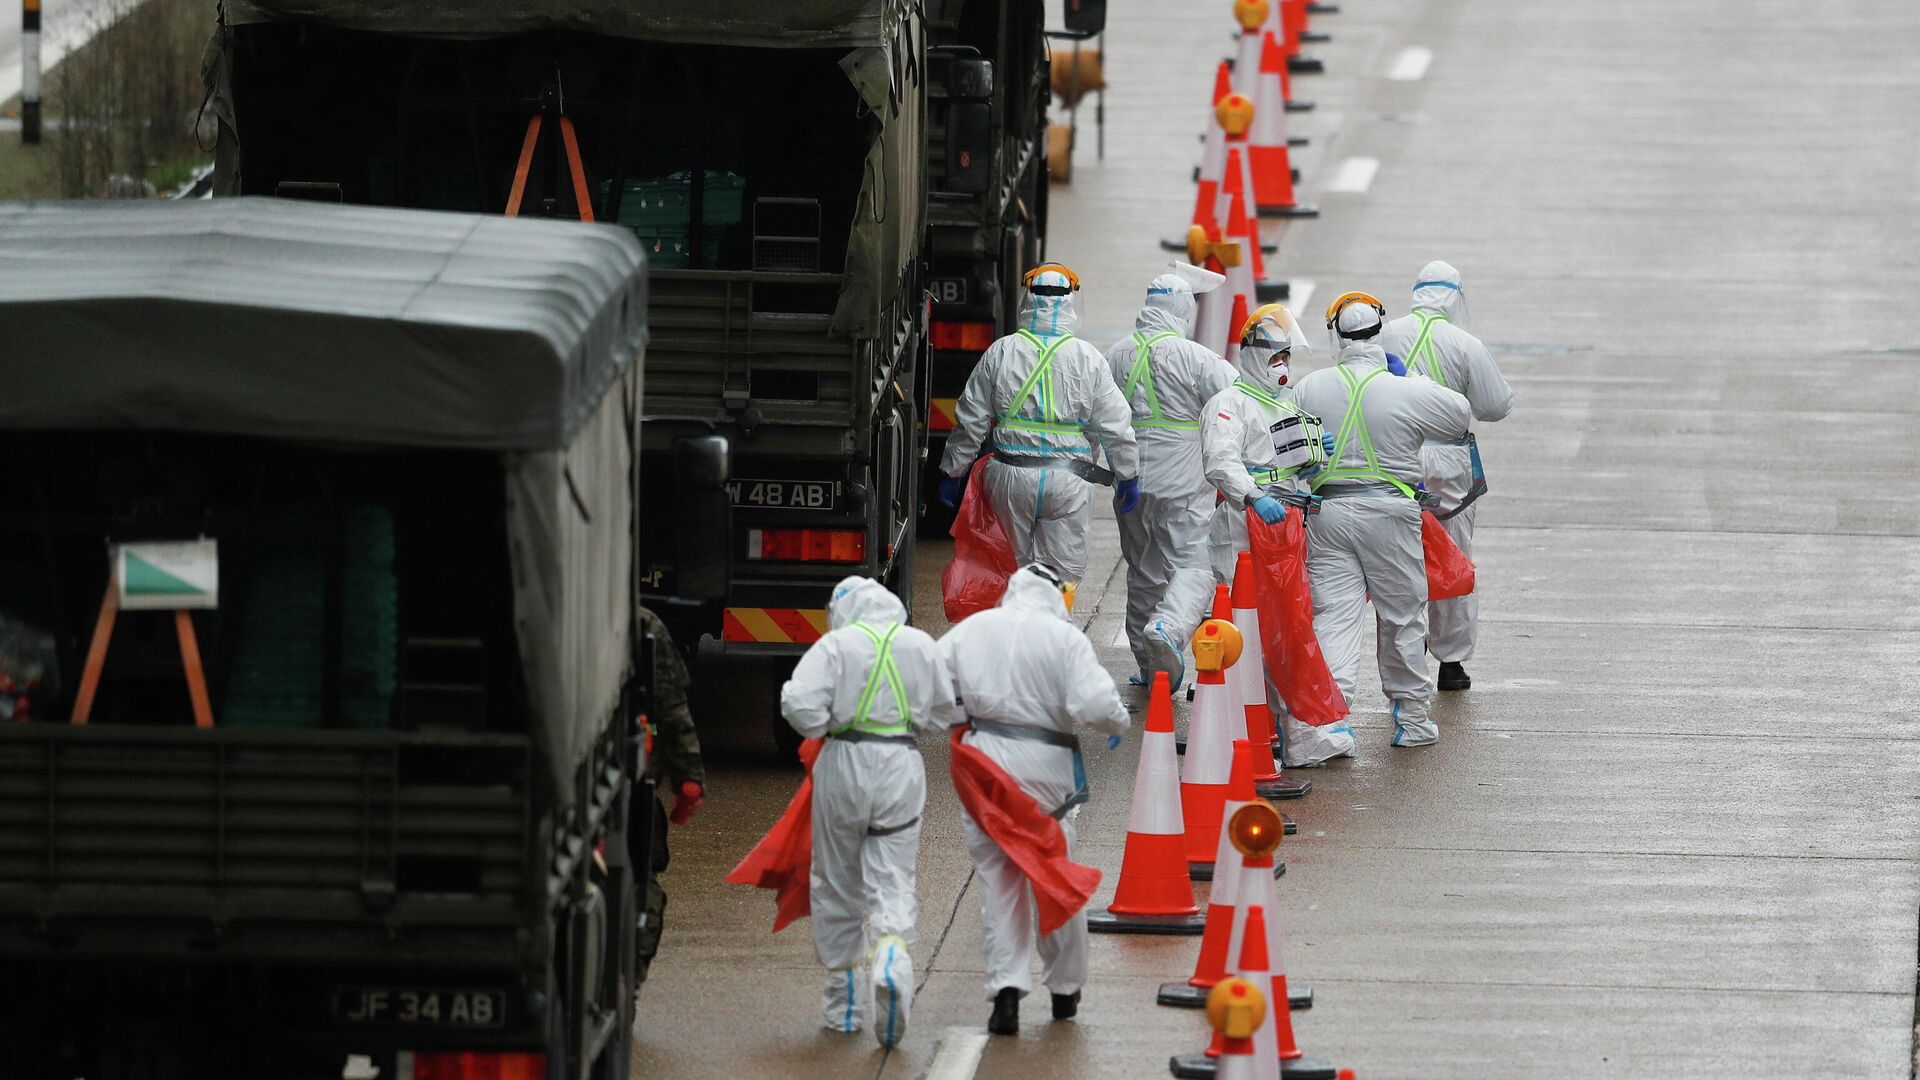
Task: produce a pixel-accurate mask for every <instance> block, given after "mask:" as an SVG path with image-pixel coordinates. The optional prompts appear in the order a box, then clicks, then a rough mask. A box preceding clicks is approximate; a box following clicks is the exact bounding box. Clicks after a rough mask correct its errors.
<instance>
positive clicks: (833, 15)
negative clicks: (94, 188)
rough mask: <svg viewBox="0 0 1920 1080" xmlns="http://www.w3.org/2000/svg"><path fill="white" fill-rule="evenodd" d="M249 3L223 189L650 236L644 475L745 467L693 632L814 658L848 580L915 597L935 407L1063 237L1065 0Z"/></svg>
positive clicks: (216, 72)
mask: <svg viewBox="0 0 1920 1080" xmlns="http://www.w3.org/2000/svg"><path fill="white" fill-rule="evenodd" d="M1067 2H1068V3H1069V4H1070V5H1071V6H1072V7H1073V9H1074V10H1075V12H1082V9H1083V8H1084V9H1087V10H1088V11H1091V10H1092V9H1094V8H1097V7H1098V5H1097V4H1094V3H1092V0H1067ZM222 12H223V15H222V22H221V26H220V29H219V33H218V36H217V38H216V40H215V43H214V47H213V48H212V49H211V50H210V52H209V56H210V64H209V68H208V78H209V89H210V91H211V92H212V98H211V112H212V113H213V115H214V116H215V117H216V118H217V119H218V121H219V126H220V136H219V142H218V149H217V155H216V156H217V160H218V163H219V168H218V175H217V185H216V193H218V194H254V195H283V196H296V197H302V198H322V199H336V200H340V201H344V202H348V203H374V204H383V205H396V206H410V207H423V208H438V209H455V210H466V211H476V212H481V213H509V214H518V215H523V216H524V215H536V214H537V215H551V216H563V217H589V216H590V217H592V218H594V219H596V220H601V221H613V222H618V223H620V224H622V225H625V226H627V227H628V228H630V229H632V230H633V231H634V232H635V233H636V235H638V236H639V237H640V239H641V241H642V243H643V244H644V245H645V246H646V247H647V249H648V252H649V256H650V258H651V260H652V267H653V272H652V284H653V292H652V320H653V338H652V346H651V348H650V350H649V355H648V358H647V363H648V366H649V371H648V378H647V386H648V393H647V400H646V405H645V411H646V414H647V416H648V419H649V423H648V425H647V434H646V445H645V448H644V452H643V456H642V469H643V472H645V473H646V474H647V475H648V476H649V477H658V476H660V475H661V474H662V472H663V470H665V469H666V468H668V461H667V456H666V455H667V448H668V447H669V446H670V445H671V444H672V441H673V440H674V439H676V438H680V437H683V436H685V435H688V434H693V433H708V432H710V433H715V434H719V435H723V436H725V437H726V438H728V439H729V441H730V443H731V445H732V448H733V455H734V457H733V470H734V479H733V480H731V481H730V488H729V490H730V493H731V495H732V498H733V506H734V522H733V528H732V533H731V535H730V537H729V539H728V541H727V544H726V554H727V555H728V557H729V558H730V559H731V560H732V562H733V563H734V565H735V567H736V572H735V573H734V574H733V576H732V585H731V588H730V591H729V592H728V594H727V595H726V596H725V597H724V598H723V599H721V600H719V601H717V602H714V603H710V604H704V605H697V606H689V605H673V606H671V607H669V608H667V609H666V610H664V611H663V612H662V614H663V615H664V616H665V617H666V618H668V620H669V621H670V622H671V623H672V624H673V626H674V631H675V636H676V638H678V639H679V640H681V641H683V642H701V643H703V647H704V650H705V651H706V652H707V653H708V654H709V655H715V656H721V657H729V656H744V657H752V656H766V657H774V658H785V659H788V660H790V659H791V658H792V657H794V656H797V655H798V654H799V652H801V651H802V650H804V648H805V647H806V645H807V644H809V643H810V642H812V641H813V640H815V639H816V638H817V637H818V636H819V635H820V633H821V632H822V631H823V630H824V629H825V626H826V613H825V607H826V599H827V595H828V593H829V591H830V590H831V588H832V585H833V583H834V582H835V581H837V580H838V579H839V578H841V577H842V576H844V575H847V574H855V573H857V574H864V575H868V576H871V577H875V578H878V579H880V580H881V581H884V582H886V583H887V584H888V585H889V586H890V587H892V588H893V589H894V590H895V591H896V592H898V593H899V595H900V596H901V597H902V599H903V600H906V601H908V603H909V605H911V600H912V588H911V582H912V576H913V562H914V549H915V524H916V521H917V519H918V518H919V516H920V512H921V500H922V492H923V490H924V489H923V484H922V481H921V475H922V470H923V462H924V460H925V458H926V436H927V420H928V417H929V408H930V406H929V395H930V394H933V393H946V394H948V395H949V397H950V396H951V395H952V394H955V393H957V392H958V390H957V387H958V385H959V383H960V382H964V380H965V377H966V369H967V368H968V367H970V366H971V363H972V358H973V357H977V355H978V351H979V349H978V347H983V343H982V342H981V341H980V340H979V337H980V333H981V330H980V327H982V326H986V327H989V328H991V329H1001V330H1003V329H1006V328H1007V327H1008V323H1009V320H1010V319H1011V317H1012V312H1011V310H1009V306H1008V301H1007V300H1006V297H1009V296H1011V295H1012V292H1011V288H1012V285H1013V284H1014V283H1016V282H1017V281H1018V275H1019V274H1020V273H1021V272H1022V271H1023V270H1024V269H1025V266H1026V264H1027V263H1028V262H1029V261H1031V260H1032V259H1034V258H1036V257H1037V253H1038V250H1039V238H1040V235H1041V233H1042V231H1043V229H1044V224H1045V220H1044V217H1045V207H1044V184H1043V183H1041V182H1040V178H1041V177H1042V176H1043V175H1044V163H1043V162H1042V161H1041V160H1040V158H1041V156H1042V149H1041V148H1042V147H1043V145H1044V140H1043V138H1042V134H1043V132H1044V128H1045V105H1046V89H1045V88H1046V42H1045V38H1044V36H1043V30H1044V28H1043V25H1042V2H1041V0H937V2H935V3H933V4H931V5H927V4H922V3H917V2H911V0H783V2H781V3H767V2H765V0H644V2H640V0H568V2H566V3H554V2H546V0H483V2H477V3H469V4H461V5H420V4H390V5H383V4H366V3H361V2H358V0H226V2H225V3H224V5H223V7H222ZM1075 18H1076V19H1082V21H1084V19H1083V16H1082V15H1081V14H1076V15H1075ZM930 199H931V203H930V202H929V200H930ZM930 226H931V233H930V231H929V230H930ZM929 235H931V236H932V237H933V247H932V249H931V252H930V249H929V246H928V243H929V241H928V238H929ZM930 275H932V276H933V278H937V279H938V280H937V283H936V284H937V288H936V290H935V292H934V293H933V295H932V296H931V299H932V300H933V301H935V302H937V303H938V304H940V305H941V308H940V310H942V311H951V312H954V313H957V314H952V315H948V316H945V317H944V321H942V322H941V323H939V324H938V325H937V326H936V328H935V330H934V332H935V334H936V335H937V336H938V340H936V341H935V342H934V345H935V346H936V347H938V348H939V349H940V350H941V351H940V352H938V353H937V354H936V355H938V356H940V357H941V358H942V359H941V360H940V366H939V367H938V372H939V373H938V374H937V375H936V373H935V372H936V368H935V367H934V366H932V365H930V364H929V363H928V347H929V342H928V336H929V326H928V311H929V299H930V297H929V292H928V285H929V281H930V280H932V278H930ZM975 311H984V312H988V314H985V315H978V316H977V317H976V316H975V315H972V314H967V313H969V312H975ZM955 319H960V320H962V321H959V322H955V321H953V320H955ZM965 320H974V321H971V322H969V321H965ZM955 335H958V336H957V337H956V336H955ZM949 338H951V339H952V340H948V339H949ZM942 342H945V343H946V344H944V345H942V344H941V343H942ZM962 344H964V345H965V346H967V348H962V347H960V346H961V345H962ZM969 349H971V351H969ZM942 388H944V389H942ZM948 406H949V407H948V409H947V410H946V415H947V416H948V417H950V415H951V407H950V406H951V402H950V400H949V402H948ZM932 415H933V416H936V417H937V416H940V415H941V410H939V409H938V408H935V409H933V412H932ZM672 524H673V519H672V516H671V515H666V514H663V515H659V516H657V517H656V518H654V519H653V521H652V522H651V523H650V525H649V528H650V529H657V530H660V531H661V532H666V531H668V530H670V529H671V528H672ZM659 538H660V536H659V535H658V534H656V535H652V536H650V537H649V538H648V539H650V540H657V539H659ZM647 548H648V550H649V552H650V554H649V555H648V557H647V563H646V566H645V567H644V570H643V577H644V579H645V581H646V585H647V588H648V590H649V593H650V594H651V593H656V592H657V593H673V592H675V591H676V590H675V582H676V579H677V577H678V576H679V575H680V574H681V573H682V572H683V571H682V568H681V567H679V566H678V565H677V564H676V562H675V560H674V559H673V558H672V557H670V555H668V554H666V552H667V550H668V549H667V546H666V545H661V544H649V545H648V546H647Z"/></svg>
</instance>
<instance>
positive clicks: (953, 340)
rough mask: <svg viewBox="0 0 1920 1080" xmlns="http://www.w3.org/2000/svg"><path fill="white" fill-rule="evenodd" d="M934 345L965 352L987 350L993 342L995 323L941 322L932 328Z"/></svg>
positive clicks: (935, 323) (937, 347)
mask: <svg viewBox="0 0 1920 1080" xmlns="http://www.w3.org/2000/svg"><path fill="white" fill-rule="evenodd" d="M931 336H932V338H933V347H934V348H936V349H959V350H962V351H965V352H985V351H986V348H987V346H989V345H991V344H993V324H992V323H990V322H939V321H935V322H934V324H933V328H932V334H931Z"/></svg>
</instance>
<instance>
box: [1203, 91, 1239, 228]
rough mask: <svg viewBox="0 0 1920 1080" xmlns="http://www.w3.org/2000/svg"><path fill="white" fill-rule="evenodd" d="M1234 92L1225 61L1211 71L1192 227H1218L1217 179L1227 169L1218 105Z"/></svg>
mask: <svg viewBox="0 0 1920 1080" xmlns="http://www.w3.org/2000/svg"><path fill="white" fill-rule="evenodd" d="M1231 93H1233V76H1232V74H1231V73H1230V72H1229V70H1228V68H1227V62H1226V61H1225V60H1222V61H1220V66H1219V67H1217V68H1215V69H1214V72H1213V100H1212V102H1211V103H1209V105H1208V108H1207V138H1206V143H1205V145H1204V146H1203V147H1202V148H1201V151H1200V175H1199V177H1198V179H1197V181H1196V182H1195V188H1196V190H1195V191H1194V193H1193V224H1195V225H1204V226H1208V227H1210V228H1212V227H1218V226H1219V224H1220V219H1219V214H1218V211H1217V209H1216V205H1217V202H1218V199H1219V195H1220V179H1221V177H1222V176H1223V175H1224V170H1225V169H1226V166H1227V149H1226V133H1225V132H1224V131H1222V130H1221V127H1220V120H1219V110H1220V102H1221V101H1222V100H1223V99H1225V98H1226V96H1227V95H1228V94H1231Z"/></svg>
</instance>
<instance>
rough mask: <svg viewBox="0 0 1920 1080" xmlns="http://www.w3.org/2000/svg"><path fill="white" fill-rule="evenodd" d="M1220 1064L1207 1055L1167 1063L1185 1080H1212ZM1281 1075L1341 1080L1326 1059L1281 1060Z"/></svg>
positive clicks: (1290, 1079) (1301, 1079)
mask: <svg viewBox="0 0 1920 1080" xmlns="http://www.w3.org/2000/svg"><path fill="white" fill-rule="evenodd" d="M1218 1065H1219V1063H1218V1062H1216V1061H1215V1060H1214V1059H1213V1058H1210V1057H1208V1056H1207V1055H1205V1054H1181V1055H1180V1056H1179V1057H1176V1058H1170V1059H1168V1061H1167V1069H1168V1071H1170V1072H1172V1073H1173V1075H1175V1076H1177V1077H1182V1078H1183V1080H1212V1078H1213V1076H1214V1075H1215V1074H1216V1073H1217V1072H1218V1071H1219V1067H1218ZM1280 1075H1281V1076H1282V1077H1284V1078H1286V1080H1339V1070H1338V1069H1335V1068H1334V1067H1333V1062H1331V1061H1328V1060H1327V1059H1326V1058H1321V1057H1309V1056H1302V1057H1297V1058H1294V1059H1292V1060H1288V1059H1286V1058H1281V1059H1280Z"/></svg>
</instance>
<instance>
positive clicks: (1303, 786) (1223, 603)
mask: <svg viewBox="0 0 1920 1080" xmlns="http://www.w3.org/2000/svg"><path fill="white" fill-rule="evenodd" d="M1241 321H1242V322H1244V321H1245V320H1244V319H1242V320H1241ZM1242 554H1245V553H1244V552H1243V553H1242ZM1235 570H1236V575H1235V579H1234V580H1235V583H1236V587H1237V585H1238V581H1239V577H1238V573H1237V571H1238V567H1237V566H1236V568H1235ZM1248 580H1249V582H1251V580H1252V578H1248ZM1235 606H1236V605H1235V604H1234V602H1233V600H1232V599H1231V594H1230V593H1229V592H1228V591H1227V587H1226V586H1225V585H1215V586H1214V587H1213V614H1212V618H1215V619H1219V620H1220V621H1221V622H1231V623H1234V628H1235V629H1239V625H1240V624H1239V622H1238V620H1237V619H1236V618H1235V615H1234V607H1235ZM1257 614H1258V613H1257V612H1256V615H1257ZM1240 643H1241V645H1240V647H1241V652H1242V656H1243V657H1244V655H1245V651H1246V647H1247V645H1246V643H1247V638H1246V635H1245V634H1242V635H1241V637H1240ZM1264 667H1265V665H1264V664H1262V665H1257V666H1255V667H1251V668H1250V667H1248V666H1247V664H1246V661H1245V660H1244V659H1243V660H1242V661H1241V662H1240V663H1237V664H1235V665H1234V666H1233V667H1232V668H1230V669H1229V672H1230V674H1228V676H1227V683H1228V684H1229V685H1231V686H1234V687H1238V686H1239V685H1240V682H1239V680H1240V679H1242V678H1244V677H1246V673H1247V672H1250V671H1252V672H1262V674H1260V675H1258V676H1257V677H1258V678H1259V679H1260V685H1261V687H1262V688H1263V689H1262V692H1263V693H1264V692H1265V691H1264V687H1265V685H1266V677H1265V675H1264V672H1263V669H1264ZM1241 696H1242V700H1243V701H1244V700H1246V699H1245V695H1244V694H1242V695H1241ZM1233 737H1234V739H1235V740H1236V741H1237V740H1240V739H1247V738H1250V735H1249V732H1248V726H1247V721H1246V710H1245V706H1244V705H1243V706H1242V712H1241V715H1240V716H1239V717H1238V718H1236V720H1235V722H1234V728H1233ZM1272 745H1273V740H1272V734H1271V732H1269V734H1268V740H1267V753H1268V755H1269V756H1271V755H1272ZM1174 752H1175V753H1179V754H1185V753H1186V752H1187V747H1186V740H1185V739H1183V738H1180V737H1179V736H1175V741H1174ZM1253 753H1254V757H1253V758H1250V759H1249V760H1248V763H1247V769H1246V773H1247V783H1248V784H1250V785H1252V786H1253V791H1252V793H1251V794H1249V795H1247V796H1246V798H1248V799H1251V798H1255V797H1256V796H1257V797H1259V798H1262V799H1271V798H1276V797H1278V798H1295V797H1297V796H1296V795H1286V794H1283V795H1280V796H1273V795H1268V794H1266V793H1264V792H1262V791H1260V790H1259V781H1258V780H1256V779H1255V772H1254V764H1255V762H1257V761H1258V760H1259V753H1260V751H1259V747H1258V744H1255V746H1254V751H1253ZM1239 779H1240V764H1239V761H1238V759H1236V760H1235V762H1234V772H1233V775H1232V777H1231V778H1230V779H1229V780H1228V781H1227V782H1228V783H1229V784H1237V783H1239ZM1298 785H1299V787H1298V794H1299V795H1305V794H1306V793H1307V792H1309V791H1311V790H1313V784H1312V783H1311V782H1310V781H1299V782H1298ZM1268 786H1269V787H1270V788H1274V789H1276V790H1291V789H1293V788H1294V787H1295V786H1296V782H1295V781H1293V779H1292V778H1291V777H1288V778H1286V783H1284V784H1279V785H1276V784H1273V783H1271V781H1270V782H1269V785H1268ZM1229 790H1231V789H1229ZM1237 797H1238V796H1235V795H1232V794H1229V795H1228V796H1227V798H1228V799H1229V800H1231V799H1234V798H1237ZM1280 820H1281V821H1283V822H1285V823H1286V827H1287V835H1288V836H1292V835H1293V834H1294V833H1296V832H1299V831H1300V830H1299V828H1298V827H1297V826H1296V825H1295V824H1294V822H1293V819H1292V818H1290V817H1288V816H1287V815H1285V814H1281V815H1280ZM1195 880H1196V881H1199V880H1210V879H1205V878H1196V879H1195Z"/></svg>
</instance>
